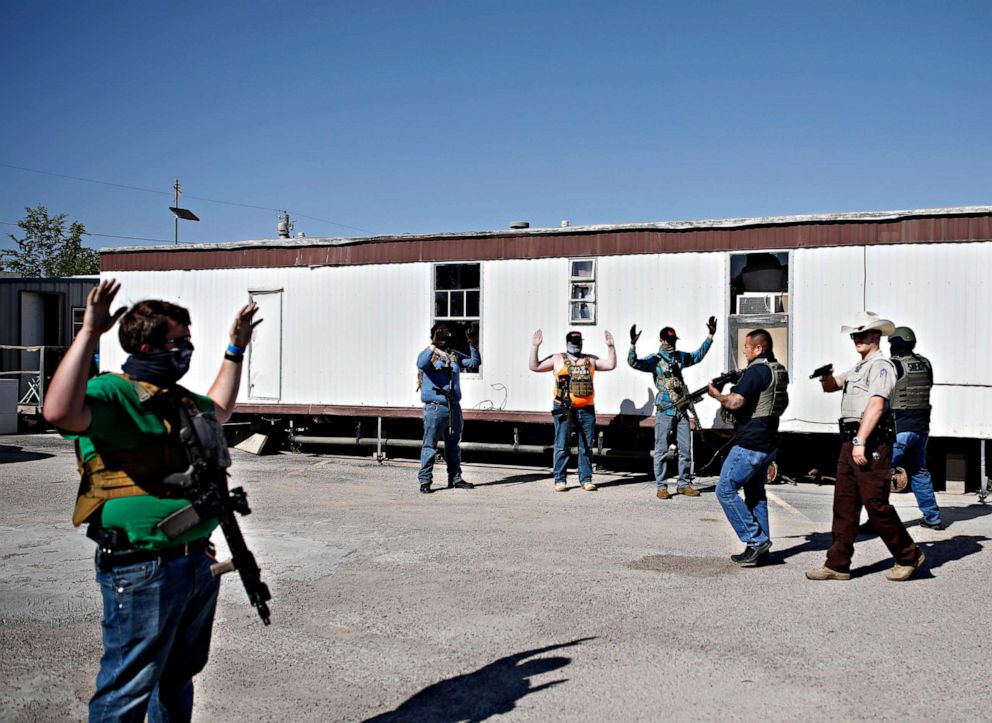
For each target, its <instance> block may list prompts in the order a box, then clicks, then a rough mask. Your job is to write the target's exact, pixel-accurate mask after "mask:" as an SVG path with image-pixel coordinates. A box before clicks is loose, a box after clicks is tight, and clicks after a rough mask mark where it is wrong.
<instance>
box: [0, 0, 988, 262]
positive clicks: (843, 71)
mask: <svg viewBox="0 0 992 723" xmlns="http://www.w3.org/2000/svg"><path fill="white" fill-rule="evenodd" d="M990 26H992V3H989V2H942V3H936V2H915V1H912V0H911V1H900V2H822V3H821V2H795V0H792V1H789V2H744V1H743V0H741V1H738V2H716V1H714V2H661V1H655V2H647V1H645V2H616V1H614V2H609V3H607V2H584V1H583V0H569V1H567V2H564V1H558V0H551V1H548V2H542V1H541V0H529V1H527V2H518V1H517V0H500V1H482V0H479V1H472V0H460V1H454V0H453V1H450V2H449V1H439V2H416V1H415V0H407V1H406V2H399V1H393V2H388V1H382V2H375V1H372V0H365V1H355V0H351V1H350V2H336V1H331V2H312V3H294V2H278V3H277V2H265V3H262V2H237V3H235V2H196V3H192V2H171V3H144V2H138V3H136V2H92V3H80V2H62V1H53V2H26V1H25V2H18V1H17V0H11V1H10V2H6V3H3V4H0V27H2V28H3V31H2V32H3V42H2V43H0V64H2V67H3V74H2V78H3V87H4V92H3V96H4V99H5V103H4V106H5V108H4V110H3V112H2V113H0V139H2V140H0V221H2V222H7V223H12V222H16V221H17V220H19V219H20V218H22V217H23V216H24V207H25V206H34V205H37V204H44V205H46V206H47V207H48V208H49V210H50V211H51V212H52V213H66V214H68V216H69V219H70V220H78V221H81V222H83V223H84V224H85V225H86V228H87V230H88V231H91V232H94V233H100V234H108V235H121V236H135V237H143V238H149V239H162V240H165V241H171V239H172V236H173V221H172V216H171V214H170V212H169V211H168V208H167V207H168V206H170V205H172V197H171V195H167V194H169V193H170V189H171V186H172V184H173V182H174V180H175V179H176V178H179V179H180V180H181V182H182V185H183V189H184V191H185V193H186V195H185V196H184V197H183V199H182V201H181V204H180V205H182V206H185V207H186V208H190V209H192V210H193V211H194V212H195V213H196V214H197V215H199V216H200V218H201V219H202V221H201V222H200V223H196V224H194V223H186V224H184V225H183V226H182V228H181V231H180V234H181V238H182V239H183V240H187V241H196V242H220V241H237V240H243V239H257V238H271V237H273V236H275V223H276V220H277V219H276V216H277V213H276V210H277V209H288V210H289V211H290V213H291V215H292V216H293V218H294V220H295V222H296V230H297V231H303V232H305V233H306V234H307V235H308V236H357V235H365V234H367V233H371V232H374V233H403V232H411V233H427V232H448V231H471V230H489V229H499V228H505V227H507V225H508V224H509V223H510V222H511V221H514V220H518V219H523V220H528V221H530V223H531V225H532V226H557V225H558V224H559V222H560V221H561V220H562V219H569V220H570V221H571V223H572V224H573V225H578V224H591V223H628V222H638V221H666V220H680V219H699V218H729V217H740V216H760V215H782V214H794V213H807V212H828V211H861V210H888V209H901V208H924V207H938V206H957V205H974V204H989V203H992V191H990V189H989V179H990V178H992V134H990V133H989V118H990V117H992V99H990V93H989V92H988V88H989V86H990V73H989V70H990V60H989V58H990V51H989V47H988V42H987V39H988V29H989V27H990ZM11 166H16V167H19V168H22V169H34V170H36V171H44V172H46V173H49V174H61V175H67V176H76V177H81V178H87V179H94V180H98V181H103V182H105V183H110V184H119V185H123V186H133V187H136V188H141V189H150V190H157V191H159V192H160V193H159V194H155V193H147V192H143V191H137V190H128V189H125V188H119V187H117V186H111V185H103V184H97V183H88V182H83V181H77V180H70V179H67V178H62V177H59V176H56V175H43V174H40V173H34V172H30V171H25V170H19V169H18V168H12V167H11ZM193 197H198V198H193ZM202 199H211V200H220V201H227V202H231V203H237V204H244V206H258V207H261V208H247V207H244V206H232V205H225V204H218V203H212V202H208V201H206V200H202ZM307 217H309V218H307ZM0 231H2V233H3V241H4V243H3V246H7V247H9V246H10V245H11V242H10V240H9V238H8V237H7V235H6V234H7V233H9V232H14V233H17V232H18V231H19V229H16V228H15V227H12V226H9V225H0ZM142 243H145V242H138V241H130V240H125V239H115V238H104V237H100V238H97V237H91V238H90V239H88V245H91V246H94V247H99V246H110V245H132V244H142Z"/></svg>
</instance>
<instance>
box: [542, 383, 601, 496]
mask: <svg viewBox="0 0 992 723" xmlns="http://www.w3.org/2000/svg"><path fill="white" fill-rule="evenodd" d="M551 418H552V419H553V420H554V423H555V459H554V472H555V484H558V483H560V482H564V481H565V468H566V467H567V466H568V453H569V449H568V437H569V435H570V434H571V431H572V419H573V418H574V419H575V421H576V422H577V423H578V430H577V431H578V438H579V482H580V483H582V484H584V483H586V482H592V438H593V435H594V434H595V433H596V409H595V408H594V407H572V412H571V414H566V413H565V409H563V408H562V406H561V405H560V404H558V403H557V402H556V403H555V405H554V408H552V410H551Z"/></svg>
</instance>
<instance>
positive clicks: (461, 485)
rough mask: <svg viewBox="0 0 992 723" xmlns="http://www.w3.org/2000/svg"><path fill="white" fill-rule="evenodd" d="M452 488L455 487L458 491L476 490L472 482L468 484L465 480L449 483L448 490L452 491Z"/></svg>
mask: <svg viewBox="0 0 992 723" xmlns="http://www.w3.org/2000/svg"><path fill="white" fill-rule="evenodd" d="M452 487H454V488H455V489H456V490H474V489H475V485H474V484H472V483H471V482H466V481H465V480H463V479H460V480H455V481H454V482H449V483H448V488H449V489H450V488H452Z"/></svg>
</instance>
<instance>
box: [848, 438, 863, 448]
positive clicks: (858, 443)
mask: <svg viewBox="0 0 992 723" xmlns="http://www.w3.org/2000/svg"><path fill="white" fill-rule="evenodd" d="M851 444H852V445H853V446H855V447H864V446H865V441H864V440H863V439H858V438H857V437H855V438H854V439H852V440H851Z"/></svg>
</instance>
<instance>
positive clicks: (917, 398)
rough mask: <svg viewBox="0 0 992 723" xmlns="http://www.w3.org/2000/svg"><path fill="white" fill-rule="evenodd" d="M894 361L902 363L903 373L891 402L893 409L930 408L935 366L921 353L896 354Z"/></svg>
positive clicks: (897, 382)
mask: <svg viewBox="0 0 992 723" xmlns="http://www.w3.org/2000/svg"><path fill="white" fill-rule="evenodd" d="M892 361H897V362H899V363H900V364H901V365H902V369H903V375H902V376H901V377H899V379H898V380H897V381H896V386H895V389H894V390H893V392H892V400H891V402H890V403H889V404H890V407H891V408H892V409H930V388H931V387H932V386H933V367H931V366H930V361H929V360H928V359H926V358H925V357H922V356H920V355H919V354H907V355H906V356H894V357H892Z"/></svg>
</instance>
